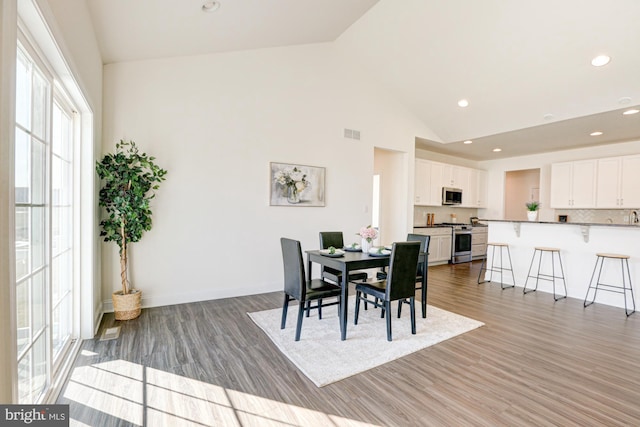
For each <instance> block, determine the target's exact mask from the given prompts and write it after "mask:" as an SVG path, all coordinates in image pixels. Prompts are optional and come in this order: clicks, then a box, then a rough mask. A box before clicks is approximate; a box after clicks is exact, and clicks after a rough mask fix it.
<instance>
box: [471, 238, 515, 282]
mask: <svg viewBox="0 0 640 427" xmlns="http://www.w3.org/2000/svg"><path fill="white" fill-rule="evenodd" d="M489 248H491V249H492V251H491V266H490V267H488V266H487V258H486V257H485V258H484V259H483V260H482V264H481V265H480V272H479V273H478V285H479V284H481V283H485V282H491V281H492V279H493V273H494V272H496V273H500V287H501V288H502V289H507V288H513V287H514V286H515V284H516V279H515V277H514V276H513V265H512V264H511V252H510V251H509V245H508V244H507V243H487V253H489ZM496 248H498V249H499V250H500V258H499V261H500V265H498V264H497V263H496V262H497V261H498V260H497V259H496ZM505 249H506V251H507V257H508V259H509V265H508V266H505V264H504V263H503V253H504V250H505ZM483 271H484V272H485V273H486V272H487V271H489V272H491V273H490V274H489V280H486V279H487V277H486V274H485V277H484V280H480V279H481V277H482V272H483ZM505 271H510V272H511V280H512V282H511V285H509V286H505V284H504V280H503V273H504V272H505Z"/></svg>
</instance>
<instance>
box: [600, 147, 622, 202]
mask: <svg viewBox="0 0 640 427" xmlns="http://www.w3.org/2000/svg"><path fill="white" fill-rule="evenodd" d="M621 172H622V159H621V158H620V157H612V158H609V159H599V160H598V179H597V184H596V207H598V208H613V209H615V208H620V179H621V178H622V173H621Z"/></svg>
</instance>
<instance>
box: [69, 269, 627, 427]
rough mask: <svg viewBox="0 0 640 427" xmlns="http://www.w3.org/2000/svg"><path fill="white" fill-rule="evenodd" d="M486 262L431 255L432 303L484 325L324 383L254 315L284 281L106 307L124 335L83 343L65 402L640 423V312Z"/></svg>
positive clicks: (84, 415) (264, 414)
mask: <svg viewBox="0 0 640 427" xmlns="http://www.w3.org/2000/svg"><path fill="white" fill-rule="evenodd" d="M479 267H480V265H479V263H478V262H475V263H473V264H458V265H454V266H448V265H445V266H438V267H430V268H429V274H430V276H429V297H428V301H429V304H432V305H434V306H437V307H440V308H443V309H445V310H449V311H452V312H455V313H458V314H461V315H464V316H468V317H471V318H473V319H476V320H480V321H482V322H484V323H485V326H484V327H482V328H479V329H477V330H475V331H472V332H470V333H467V334H464V335H461V336H458V337H455V338H453V339H451V340H448V341H445V342H443V343H440V344H438V345H435V346H432V347H430V348H427V349H425V350H421V351H418V352H416V353H413V354H411V355H409V356H406V357H403V358H401V359H399V360H396V361H394V362H391V363H388V364H385V365H382V366H380V367H378V368H375V369H372V370H370V371H367V372H365V373H362V374H359V375H356V376H354V377H351V378H347V379H345V380H342V381H339V382H337V383H334V384H331V385H329V386H326V387H323V388H317V387H316V386H314V385H313V384H312V383H311V382H310V381H309V380H308V379H307V378H306V377H305V376H304V375H303V374H302V373H300V372H299V371H298V370H297V368H296V367H295V366H294V365H293V364H292V363H290V362H289V360H288V359H287V358H286V357H284V356H283V355H282V354H281V353H280V352H279V351H278V349H277V348H275V346H274V345H273V344H272V343H271V341H270V340H269V339H268V338H267V337H266V335H265V334H264V333H263V332H262V331H261V330H260V329H259V328H258V327H257V326H255V325H254V324H253V322H252V321H251V320H250V319H249V317H248V316H247V314H246V313H247V312H252V311H259V310H264V309H270V308H276V307H280V305H281V293H270V294H263V295H257V296H247V297H239V298H231V299H224V300H215V301H205V302H199V303H192V304H183V305H175V306H168V307H159V308H152V309H145V310H143V314H142V316H141V317H140V318H138V319H136V320H133V321H127V322H115V321H114V320H113V316H112V315H107V316H105V319H104V321H103V325H102V328H105V327H111V326H113V325H115V324H120V325H122V331H121V333H120V337H119V338H118V339H117V340H112V341H99V336H100V333H101V332H102V331H100V332H99V334H98V336H97V337H96V339H95V340H88V341H86V342H85V343H84V344H83V351H82V353H81V355H79V356H78V359H77V361H76V363H75V367H74V370H73V372H72V375H71V377H70V379H69V380H68V383H67V385H66V386H65V389H64V390H63V392H62V393H61V395H60V398H59V399H58V403H69V404H70V405H71V406H70V412H71V418H72V420H73V422H72V425H74V423H77V424H78V425H90V426H101V427H102V426H129V425H148V426H163V425H164V426H174V425H175V426H187V425H194V426H203V425H204V426H209V425H216V426H227V425H231V426H254V425H258V426H264V425H274V426H298V425H299V426H315V425H318V426H327V425H334V426H365V425H380V426H638V425H640V313H636V314H634V315H632V316H631V317H629V318H626V317H625V315H624V310H623V309H620V308H615V307H610V306H606V305H602V304H597V303H596V304H594V305H593V306H590V307H588V308H586V309H585V308H583V307H582V301H581V300H576V299H566V300H560V301H557V302H554V301H553V297H552V296H551V295H550V294H547V293H542V292H535V293H531V294H527V295H523V293H522V288H512V289H505V290H501V289H500V285H499V284H497V283H484V284H482V285H477V284H476V277H477V273H478V269H479ZM634 284H635V285H636V286H640V283H637V284H636V283H634ZM294 317H295V316H294ZM288 327H293V326H292V323H291V322H290V324H289V326H288ZM353 327H354V326H352V325H351V324H350V328H353ZM381 327H383V325H382V324H381ZM303 334H304V325H303ZM371 350H372V351H375V348H372V349H371ZM345 363H348V361H345Z"/></svg>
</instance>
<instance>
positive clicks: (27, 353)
mask: <svg viewBox="0 0 640 427" xmlns="http://www.w3.org/2000/svg"><path fill="white" fill-rule="evenodd" d="M38 61H39V60H38V59H37V56H36V55H35V54H34V53H33V51H31V50H28V46H26V45H22V44H20V45H19V46H18V56H17V67H16V130H15V132H16V134H15V187H16V188H15V191H16V193H15V223H16V315H17V328H18V331H17V339H18V343H17V344H18V345H17V348H18V392H19V399H20V403H36V402H38V401H39V400H40V399H41V397H42V396H43V393H44V392H45V391H46V390H47V388H48V387H49V386H50V385H51V382H52V377H53V375H55V373H56V370H57V369H58V367H59V365H60V361H61V358H62V357H63V356H64V355H65V353H66V351H65V350H66V349H67V348H68V347H69V344H70V342H71V339H72V337H73V336H74V331H73V317H74V313H76V308H75V307H74V306H73V300H74V298H73V291H74V288H75V286H74V280H73V277H74V274H73V271H74V265H73V260H74V252H73V251H74V248H73V241H74V239H73V235H74V229H73V224H74V222H73V212H74V209H73V202H74V192H73V188H74V186H73V182H74V176H73V169H74V168H73V160H74V159H73V153H74V149H73V146H74V144H73V142H74V134H73V129H74V126H73V120H74V119H73V113H72V111H73V110H72V108H71V106H70V105H69V104H68V102H66V101H65V100H64V97H63V96H62V95H63V94H62V93H60V92H58V90H57V89H55V80H54V79H53V78H52V76H51V75H50V74H49V73H47V71H46V67H45V66H44V65H43V64H42V63H41V62H38Z"/></svg>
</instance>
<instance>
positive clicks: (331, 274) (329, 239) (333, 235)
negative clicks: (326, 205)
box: [320, 231, 368, 284]
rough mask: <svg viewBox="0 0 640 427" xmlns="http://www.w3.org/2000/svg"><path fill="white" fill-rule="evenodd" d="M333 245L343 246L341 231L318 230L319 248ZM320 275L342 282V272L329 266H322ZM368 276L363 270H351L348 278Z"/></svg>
mask: <svg viewBox="0 0 640 427" xmlns="http://www.w3.org/2000/svg"><path fill="white" fill-rule="evenodd" d="M331 246H333V247H334V248H337V249H342V248H344V239H343V237H342V231H321V232H320V249H329V247H331ZM321 277H322V278H323V279H328V280H331V281H333V282H335V283H338V284H340V283H342V272H341V271H340V270H336V269H335V268H331V267H323V268H322V273H321ZM367 277H368V275H367V273H366V272H365V271H352V272H350V273H349V280H348V281H352V280H365V279H366V278H367Z"/></svg>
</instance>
